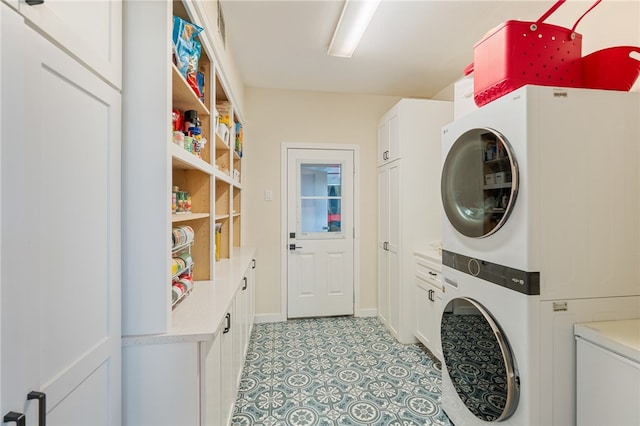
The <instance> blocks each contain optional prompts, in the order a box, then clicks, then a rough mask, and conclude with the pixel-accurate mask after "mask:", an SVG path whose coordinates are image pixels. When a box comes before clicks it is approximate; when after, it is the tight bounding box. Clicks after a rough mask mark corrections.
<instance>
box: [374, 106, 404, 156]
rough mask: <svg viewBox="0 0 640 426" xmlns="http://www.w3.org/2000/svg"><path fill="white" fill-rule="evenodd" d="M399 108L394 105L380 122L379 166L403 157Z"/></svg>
mask: <svg viewBox="0 0 640 426" xmlns="http://www.w3.org/2000/svg"><path fill="white" fill-rule="evenodd" d="M399 109H400V108H399V106H397V105H396V106H395V107H393V108H392V109H391V110H390V111H389V112H387V113H386V114H385V115H384V117H383V118H382V119H381V120H380V123H379V124H378V166H381V165H383V164H386V163H388V162H390V161H393V160H396V159H398V158H400V157H401V155H400V118H399V117H398V113H399Z"/></svg>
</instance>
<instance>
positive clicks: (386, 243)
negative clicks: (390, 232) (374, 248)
mask: <svg viewBox="0 0 640 426" xmlns="http://www.w3.org/2000/svg"><path fill="white" fill-rule="evenodd" d="M382 249H383V250H386V251H389V242H388V241H385V242H384V243H382Z"/></svg>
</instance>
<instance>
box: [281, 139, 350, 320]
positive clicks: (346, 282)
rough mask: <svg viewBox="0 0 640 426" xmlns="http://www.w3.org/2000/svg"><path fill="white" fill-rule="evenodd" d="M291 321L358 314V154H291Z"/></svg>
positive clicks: (308, 151)
mask: <svg viewBox="0 0 640 426" xmlns="http://www.w3.org/2000/svg"><path fill="white" fill-rule="evenodd" d="M287 161H288V167H287V170H288V176H287V225H288V226H287V228H288V229H287V230H286V232H287V233H288V238H287V241H288V250H287V253H288V259H287V269H288V274H287V275H288V276H287V282H288V285H287V287H288V292H287V295H288V298H287V316H288V318H303V317H322V316H335V315H353V305H354V294H353V292H354V285H353V282H354V271H353V266H354V263H353V256H354V254H353V250H354V244H353V242H354V223H353V217H354V213H353V212H354V188H353V182H354V152H353V150H351V149H344V150H343V149H299V148H289V149H288V150H287Z"/></svg>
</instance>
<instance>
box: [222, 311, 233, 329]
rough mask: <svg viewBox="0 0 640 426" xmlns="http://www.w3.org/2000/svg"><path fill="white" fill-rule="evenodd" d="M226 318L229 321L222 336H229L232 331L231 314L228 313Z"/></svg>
mask: <svg viewBox="0 0 640 426" xmlns="http://www.w3.org/2000/svg"><path fill="white" fill-rule="evenodd" d="M224 317H225V319H226V321H227V325H226V326H225V327H224V330H222V334H227V333H228V332H229V330H231V314H230V313H229V312H227V315H225V316H224Z"/></svg>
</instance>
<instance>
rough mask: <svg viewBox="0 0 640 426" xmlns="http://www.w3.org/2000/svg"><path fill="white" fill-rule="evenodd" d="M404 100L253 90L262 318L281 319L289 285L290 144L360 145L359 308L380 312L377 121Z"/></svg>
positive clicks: (248, 146) (246, 173) (247, 227)
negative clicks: (284, 254) (285, 246)
mask: <svg viewBox="0 0 640 426" xmlns="http://www.w3.org/2000/svg"><path fill="white" fill-rule="evenodd" d="M398 100H399V98H397V97H389V96H369V95H350V94H330V93H315V92H304V91H284V90H269V89H257V88H247V89H246V91H245V108H246V109H245V114H246V125H245V135H244V139H245V146H244V158H243V164H242V182H243V183H242V185H243V188H242V196H243V205H242V213H243V214H242V216H243V242H242V243H243V245H250V246H255V247H257V250H258V254H257V257H258V262H259V267H258V269H257V277H256V280H257V287H256V314H257V315H258V316H260V315H262V316H263V318H264V316H269V315H273V317H270V319H274V318H275V317H276V316H277V315H280V313H281V312H282V309H281V306H280V300H281V293H280V288H281V280H282V279H283V278H286V277H281V274H280V266H281V255H280V253H281V246H280V244H281V237H282V233H283V232H286V231H285V230H282V229H280V222H281V212H280V209H281V202H282V194H281V193H280V192H281V191H280V185H281V182H280V174H281V165H280V155H281V145H282V143H283V142H288V143H299V142H303V143H310V142H313V143H332V144H353V145H358V146H359V149H360V170H359V173H360V183H361V186H360V206H359V207H360V217H359V220H360V229H359V235H360V246H359V249H360V306H359V307H356V309H358V308H359V309H376V308H377V303H378V302H377V293H376V292H377V271H376V264H377V260H376V259H377V258H376V223H377V207H376V206H377V190H376V187H377V174H376V143H377V141H376V139H377V122H378V119H379V118H380V117H381V116H382V115H383V114H384V113H385V112H386V111H387V110H388V109H389V108H390V107H391V106H393V105H394V104H395V103H396V102H397V101H398ZM265 190H271V191H273V201H265V199H264V198H265V197H264V192H265ZM356 232H358V230H357V231H356ZM274 314H276V315H274ZM258 320H260V317H259V318H258Z"/></svg>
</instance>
